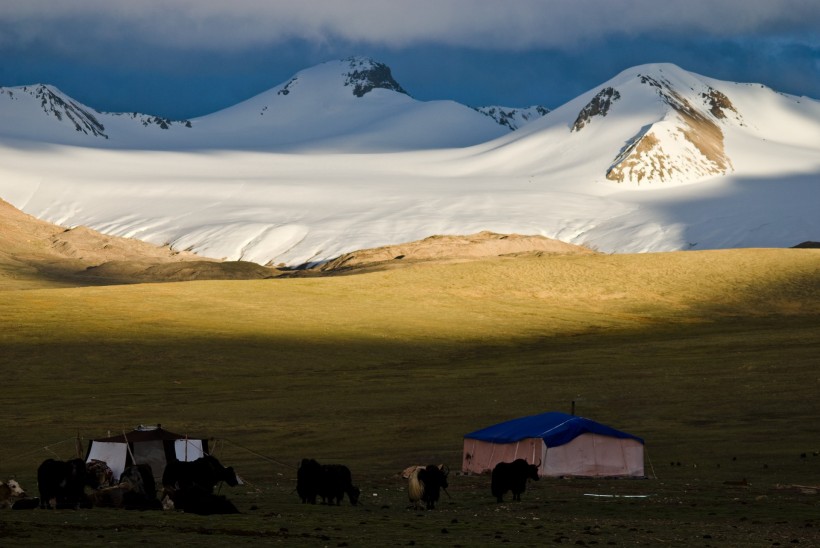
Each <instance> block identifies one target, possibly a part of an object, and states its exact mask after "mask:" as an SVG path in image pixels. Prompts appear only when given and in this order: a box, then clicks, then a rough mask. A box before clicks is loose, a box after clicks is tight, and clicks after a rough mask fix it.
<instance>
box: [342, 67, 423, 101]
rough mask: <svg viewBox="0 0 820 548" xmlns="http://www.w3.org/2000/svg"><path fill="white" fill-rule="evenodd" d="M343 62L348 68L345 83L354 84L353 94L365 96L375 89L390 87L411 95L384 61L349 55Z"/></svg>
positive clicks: (346, 84)
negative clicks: (397, 80)
mask: <svg viewBox="0 0 820 548" xmlns="http://www.w3.org/2000/svg"><path fill="white" fill-rule="evenodd" d="M343 62H344V63H346V64H347V68H348V71H347V73H346V74H345V82H344V85H345V86H353V95H355V96H356V97H364V96H365V95H366V94H367V93H369V92H371V91H373V90H374V89H388V90H391V91H396V92H398V93H403V94H405V95H408V96H409V93H407V91H405V90H404V88H402V87H401V84H399V83H398V82H396V80H395V79H394V78H393V74H392V73H391V72H390V67H388V66H387V65H385V64H384V63H379V62H377V61H374V60H373V59H370V58H369V57H348V58H347V59H345V60H344V61H343Z"/></svg>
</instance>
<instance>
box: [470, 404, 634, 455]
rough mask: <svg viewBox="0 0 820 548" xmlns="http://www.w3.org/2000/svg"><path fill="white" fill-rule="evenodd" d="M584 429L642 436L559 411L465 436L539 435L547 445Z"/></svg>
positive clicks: (508, 439) (503, 439)
mask: <svg viewBox="0 0 820 548" xmlns="http://www.w3.org/2000/svg"><path fill="white" fill-rule="evenodd" d="M587 432H589V433H592V434H600V435H602V436H612V437H615V438H630V439H633V440H637V441H639V442H641V443H643V439H641V438H639V437H637V436H633V435H632V434H628V433H626V432H621V431H620V430H615V429H614V428H610V427H609V426H606V425H603V424H600V423H597V422H595V421H593V420H590V419H585V418H583V417H578V416H575V415H568V414H567V413H558V412H551V413H541V414H540V415H531V416H529V417H520V418H518V419H513V420H510V421H507V422H502V423H499V424H496V425H494V426H489V427H487V428H483V429H481V430H476V431H475V432H471V433H469V434H466V435H465V436H464V437H465V438H471V439H477V440H481V441H489V442H494V443H513V442H516V441H520V440H522V439H525V438H542V439H543V440H544V443H546V444H547V447H556V446H558V445H564V444H565V443H569V442H571V441H572V440H574V439H575V438H577V437H578V436H580V435H581V434H586V433H587Z"/></svg>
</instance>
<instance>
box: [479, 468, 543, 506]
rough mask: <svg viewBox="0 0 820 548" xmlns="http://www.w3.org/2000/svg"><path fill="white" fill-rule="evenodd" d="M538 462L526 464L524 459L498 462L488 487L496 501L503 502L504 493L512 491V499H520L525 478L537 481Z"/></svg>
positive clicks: (523, 489)
mask: <svg viewBox="0 0 820 548" xmlns="http://www.w3.org/2000/svg"><path fill="white" fill-rule="evenodd" d="M539 466H540V463H539V464H528V463H527V461H526V460H524V459H516V460H514V461H513V462H499V463H498V464H496V465H495V468H493V474H492V484H491V486H490V489H491V491H492V493H493V496H494V497H495V498H496V500H497V501H498V502H504V498H503V497H504V493H506V492H507V491H512V494H513V500H521V493H523V492H524V491H525V490H526V489H527V480H530V479H531V480H533V481H538V467H539Z"/></svg>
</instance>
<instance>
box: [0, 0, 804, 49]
mask: <svg viewBox="0 0 820 548" xmlns="http://www.w3.org/2000/svg"><path fill="white" fill-rule="evenodd" d="M0 22H2V23H4V24H5V25H4V26H5V31H6V32H4V34H3V37H4V38H3V40H4V41H6V42H8V41H10V40H11V41H23V42H30V41H40V42H41V43H51V44H52V45H53V46H54V47H55V48H71V47H82V44H83V43H88V42H106V41H108V40H116V39H120V40H127V41H133V42H135V43H145V44H154V45H162V46H164V47H171V48H184V49H190V48H196V49H199V48H204V49H217V50H221V49H226V48H235V49H244V48H250V47H258V46H260V45H270V44H277V43H282V42H285V41H288V40H292V39H300V40H305V41H309V42H313V43H316V44H321V43H323V42H326V41H329V40H330V41H333V40H342V41H350V42H361V43H367V44H373V45H379V46H389V47H407V46H411V45H417V44H429V43H433V44H442V45H447V46H458V47H473V48H482V49H503V50H521V49H532V48H563V47H575V46H577V45H578V44H579V43H583V42H589V41H594V40H601V39H606V38H608V37H612V36H626V37H633V36H636V35H641V34H647V33H649V34H653V33H674V34H681V35H683V34H691V33H696V34H700V35H707V36H722V37H724V38H725V37H732V36H741V35H757V34H761V35H767V34H769V33H790V34H806V35H807V36H811V35H813V34H814V35H816V29H817V28H818V27H820V2H817V1H816V0H779V1H777V2H773V1H771V0H664V1H663V2H658V1H657V0H572V1H564V0H516V1H512V2H499V1H497V0H415V1H412V2H406V1H399V0H396V1H390V0H307V1H299V2H293V1H275V0H274V1H271V0H234V1H232V2H225V1H224V0H176V1H173V2H168V1H166V0H140V1H138V2H112V1H110V0H72V1H71V2H64V1H62V0H4V2H3V9H2V10H0ZM78 34H82V35H84V36H85V40H84V41H82V42H79V43H77V42H73V41H70V40H65V39H64V37H65V36H71V35H78ZM815 39H816V38H815Z"/></svg>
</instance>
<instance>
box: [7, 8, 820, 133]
mask: <svg viewBox="0 0 820 548" xmlns="http://www.w3.org/2000/svg"><path fill="white" fill-rule="evenodd" d="M818 28H820V1H818V0H779V1H776V2H775V1H772V0H709V1H706V0H664V1H663V2H658V1H657V0H571V1H567V0H514V1H509V2H500V1H498V0H415V1H403V0H395V1H391V0H312V1H310V0H305V1H298V2H297V1H290V0H287V1H285V0H234V1H232V2H225V1H224V0H218V1H217V0H174V1H168V0H139V1H134V2H119V1H112V0H72V1H71V2H66V1H62V0H2V8H0V58H2V59H3V62H2V63H0V86H14V85H23V84H31V83H36V82H44V83H50V84H54V85H57V86H58V87H60V88H61V89H63V90H64V91H65V92H67V93H69V94H70V95H72V96H73V97H75V98H77V99H78V100H80V101H83V102H85V103H86V104H88V105H90V106H93V107H95V108H98V109H100V110H109V111H134V110H138V111H142V112H149V113H152V114H160V115H164V116H170V117H177V118H180V117H193V116H198V115H203V114H207V113H210V112H213V111H215V110H218V109H219V108H223V107H226V106H230V105H232V104H234V103H236V102H239V101H241V100H243V99H247V98H248V97H250V96H252V95H254V94H256V93H259V92H262V91H264V90H266V89H269V88H270V87H273V86H275V85H277V84H279V83H281V82H284V81H286V80H287V79H288V78H289V77H290V76H292V75H293V74H294V73H295V72H297V71H299V70H301V69H304V68H307V67H310V66H313V65H315V64H317V63H320V62H323V61H327V60H330V59H339V58H344V57H347V56H350V55H369V56H372V57H374V58H376V59H378V60H380V61H383V62H386V63H387V64H388V65H390V66H391V68H392V69H393V72H394V75H395V76H396V78H397V79H398V80H399V81H400V82H401V83H402V85H403V86H404V87H405V88H406V89H407V90H408V91H409V92H410V93H411V94H412V95H413V96H414V97H416V98H418V99H422V100H431V99H454V100H457V101H460V102H463V103H466V104H470V105H474V106H478V105H486V104H501V105H507V106H528V105H532V104H543V105H546V106H549V107H556V106H558V105H560V104H562V103H563V102H565V101H567V100H569V99H571V98H573V97H575V96H576V95H577V94H579V93H581V92H583V91H586V90H587V89H590V88H592V87H595V86H597V85H599V84H600V83H602V82H604V81H605V80H607V79H608V78H610V77H612V76H614V75H615V74H617V73H618V72H620V71H621V70H624V69H626V68H629V67H631V66H634V65H638V64H643V63H650V62H672V63H676V64H678V65H680V66H681V67H683V68H684V69H687V70H690V71H693V72H698V73H700V74H703V75H706V76H711V77H715V78H718V79H724V80H734V81H746V82H760V83H764V84H766V85H769V86H770V87H773V88H775V89H778V90H780V91H784V92H786V93H795V94H805V95H809V96H811V97H815V98H820V36H819V35H818V33H817V30H816V29H818Z"/></svg>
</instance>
